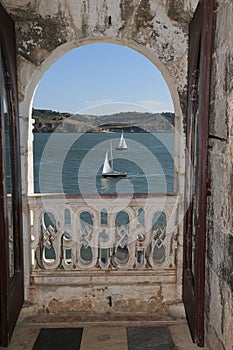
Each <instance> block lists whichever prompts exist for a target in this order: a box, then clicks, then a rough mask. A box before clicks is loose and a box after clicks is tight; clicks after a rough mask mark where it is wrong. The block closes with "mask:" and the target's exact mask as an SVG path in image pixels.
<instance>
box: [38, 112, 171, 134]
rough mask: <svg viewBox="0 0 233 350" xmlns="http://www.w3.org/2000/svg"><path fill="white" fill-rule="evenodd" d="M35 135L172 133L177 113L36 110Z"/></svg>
mask: <svg viewBox="0 0 233 350" xmlns="http://www.w3.org/2000/svg"><path fill="white" fill-rule="evenodd" d="M32 117H33V118H34V120H35V123H34V132H38V133H51V132H54V131H55V130H56V132H104V131H113V132H114V131H116V132H117V131H121V130H124V131H125V132H129V131H131V132H145V131H148V132H171V131H172V130H173V127H174V113H170V112H163V113H161V114H160V113H147V112H146V113H141V112H121V113H115V114H111V115H103V116H102V115H101V116H96V115H80V114H70V113H61V112H56V111H52V110H46V109H33V111H32Z"/></svg>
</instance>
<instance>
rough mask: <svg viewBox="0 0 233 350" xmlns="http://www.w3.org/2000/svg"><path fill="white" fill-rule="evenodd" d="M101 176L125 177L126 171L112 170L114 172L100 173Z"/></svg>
mask: <svg viewBox="0 0 233 350" xmlns="http://www.w3.org/2000/svg"><path fill="white" fill-rule="evenodd" d="M102 176H103V177H105V178H106V177H112V178H116V177H126V176H127V173H120V172H119V173H118V172H114V173H109V174H102Z"/></svg>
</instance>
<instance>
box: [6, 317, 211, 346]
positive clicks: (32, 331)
mask: <svg viewBox="0 0 233 350" xmlns="http://www.w3.org/2000/svg"><path fill="white" fill-rule="evenodd" d="M0 349H1V350H3V349H5V350H6V349H9V350H109V349H111V350H195V349H196V350H198V349H199V348H198V347H197V346H196V345H195V344H193V343H192V340H191V337H190V334H189V329H188V326H187V323H186V321H185V319H183V318H181V319H174V318H173V317H170V316H167V315H161V314H157V315H148V314H147V315H143V314H141V315H135V314H134V315H133V314H130V315H122V314H118V315H116V314H104V315H94V314H93V315H89V314H79V315H76V314H70V313H68V314H65V313H63V314H60V315H57V314H56V315H52V314H46V313H42V314H39V315H37V316H36V317H31V316H30V317H26V318H24V319H23V320H22V319H21V320H19V321H18V323H17V325H16V328H15V331H14V334H13V337H12V340H11V344H10V346H9V347H8V348H2V347H0ZM206 350H207V349H206Z"/></svg>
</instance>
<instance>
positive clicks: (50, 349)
mask: <svg viewBox="0 0 233 350" xmlns="http://www.w3.org/2000/svg"><path fill="white" fill-rule="evenodd" d="M82 333H83V328H43V329H41V331H40V333H39V335H38V337H37V339H36V342H35V344H34V346H33V348H32V350H79V349H80V344H81V339H82Z"/></svg>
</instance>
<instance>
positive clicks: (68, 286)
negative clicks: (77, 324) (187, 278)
mask: <svg viewBox="0 0 233 350" xmlns="http://www.w3.org/2000/svg"><path fill="white" fill-rule="evenodd" d="M28 205H29V210H30V217H31V273H30V288H29V291H28V293H29V299H30V300H31V301H35V303H37V305H38V310H40V309H46V310H48V311H49V312H59V311H62V310H66V311H67V310H74V309H75V310H78V311H96V312H98V311H99V312H105V311H115V312H124V311H125V312H131V311H134V312H148V311H154V310H156V309H158V308H161V307H162V306H163V305H165V304H166V303H167V304H172V303H176V302H177V301H179V300H180V295H179V293H180V285H179V284H181V282H179V281H178V280H179V264H178V263H177V262H178V261H179V260H180V259H182V258H180V257H179V249H178V223H177V222H178V220H177V218H178V216H179V215H178V211H179V197H178V196H177V195H150V196H144V195H137V196H133V197H129V196H127V195H120V196H113V195H112V196H109V195H108V196H101V197H98V198H97V197H96V196H88V197H87V198H83V197H82V196H80V195H57V194H44V195H42V194H40V195H33V196H31V197H29V198H28ZM177 281H178V282H177Z"/></svg>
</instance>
